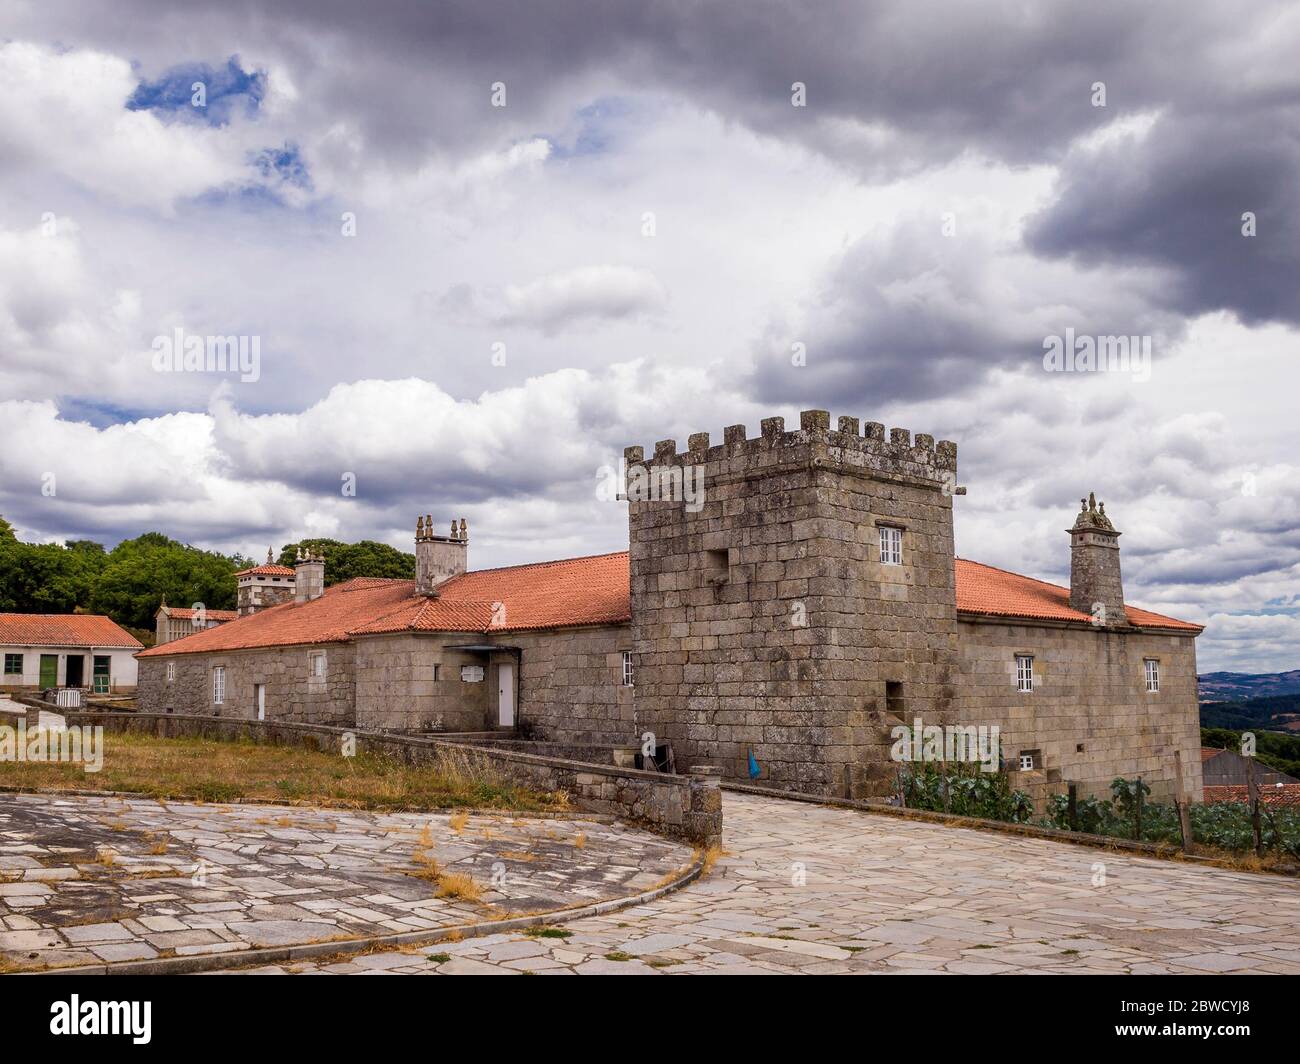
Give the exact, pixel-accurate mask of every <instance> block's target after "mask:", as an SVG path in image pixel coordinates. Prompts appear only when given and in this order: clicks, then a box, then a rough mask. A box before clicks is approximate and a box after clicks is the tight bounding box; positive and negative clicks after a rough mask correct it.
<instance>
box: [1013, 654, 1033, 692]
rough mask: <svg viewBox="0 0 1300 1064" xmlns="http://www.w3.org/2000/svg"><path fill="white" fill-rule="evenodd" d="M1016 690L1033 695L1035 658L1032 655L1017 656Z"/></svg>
mask: <svg viewBox="0 0 1300 1064" xmlns="http://www.w3.org/2000/svg"><path fill="white" fill-rule="evenodd" d="M1016 690H1017V691H1025V692H1029V693H1033V690H1034V658H1033V655H1032V654H1017V655H1016Z"/></svg>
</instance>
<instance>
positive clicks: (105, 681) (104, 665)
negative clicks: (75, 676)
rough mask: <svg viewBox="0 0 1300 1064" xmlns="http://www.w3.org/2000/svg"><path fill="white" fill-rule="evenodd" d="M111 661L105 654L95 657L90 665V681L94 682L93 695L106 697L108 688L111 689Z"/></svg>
mask: <svg viewBox="0 0 1300 1064" xmlns="http://www.w3.org/2000/svg"><path fill="white" fill-rule="evenodd" d="M111 666H112V659H111V658H109V656H108V655H107V654H105V655H103V656H100V655H98V654H96V655H95V657H94V659H93V661H92V663H91V666H90V668H91V673H92V679H93V681H94V687H95V694H97V695H106V694H108V692H109V688H110V687H112V683H113V677H112V674H111V671H110V670H111Z"/></svg>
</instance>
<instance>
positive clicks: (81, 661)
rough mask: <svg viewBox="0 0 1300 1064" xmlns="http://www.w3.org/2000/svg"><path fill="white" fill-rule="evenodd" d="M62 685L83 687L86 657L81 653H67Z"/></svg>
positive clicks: (84, 683)
mask: <svg viewBox="0 0 1300 1064" xmlns="http://www.w3.org/2000/svg"><path fill="white" fill-rule="evenodd" d="M64 674H65V678H64V681H63V686H64V687H84V686H85V685H86V659H85V656H84V655H81V654H69V655H68V664H67V667H66V668H65V670H64Z"/></svg>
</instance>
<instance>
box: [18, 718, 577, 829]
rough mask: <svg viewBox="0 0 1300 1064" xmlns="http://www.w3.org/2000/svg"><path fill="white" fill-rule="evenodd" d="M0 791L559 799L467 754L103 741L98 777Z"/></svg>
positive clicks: (42, 775)
mask: <svg viewBox="0 0 1300 1064" xmlns="http://www.w3.org/2000/svg"><path fill="white" fill-rule="evenodd" d="M0 787H6V788H10V789H15V790H42V791H71V790H83V791H130V792H133V793H137V794H144V795H148V796H149V797H152V798H156V799H166V798H172V799H179V800H185V801H199V802H203V801H208V802H228V801H234V800H238V799H255V800H263V801H274V802H294V803H302V804H311V805H325V806H335V807H342V808H349V809H385V810H422V809H445V808H448V807H453V808H454V807H466V806H468V807H475V808H497V809H507V810H512V809H518V810H526V811H555V810H562V809H565V808H567V806H568V803H567V800H565V799H564V798H563V796H559V797H557V796H556V795H553V794H541V793H537V792H534V791H529V790H527V789H525V788H522V787H517V786H514V785H513V784H510V783H508V782H506V781H504V780H502V779H500V778H498V777H497V776H496V775H495V774H494V773H493V772H492V770H491V768H490V766H489V765H488V764H487V763H486V762H484V761H483V759H482V758H481V757H479V756H478V755H476V754H475V752H474V751H468V750H452V751H447V752H446V753H444V754H442V755H440V757H439V759H438V761H437V762H435V763H433V764H429V765H405V764H401V763H400V762H397V761H392V760H389V759H387V758H383V757H379V756H376V755H373V754H358V755H357V756H356V757H351V758H344V757H340V756H338V755H336V754H334V753H327V752H322V751H319V750H308V749H304V748H302V747H297V746H280V745H275V744H270V743H254V742H250V741H246V740H245V741H240V742H223V741H218V740H213V739H198V738H183V739H159V738H157V737H156V736H152V735H137V734H128V733H118V734H111V733H110V734H106V735H105V736H104V768H103V770H102V771H101V772H97V773H87V772H83V771H82V770H81V766H80V765H76V764H68V763H59V762H30V761H4V762H0Z"/></svg>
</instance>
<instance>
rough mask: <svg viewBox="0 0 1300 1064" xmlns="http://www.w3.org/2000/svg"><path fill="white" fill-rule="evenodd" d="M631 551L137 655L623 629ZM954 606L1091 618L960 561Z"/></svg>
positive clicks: (344, 599)
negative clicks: (376, 638) (375, 638)
mask: <svg viewBox="0 0 1300 1064" xmlns="http://www.w3.org/2000/svg"><path fill="white" fill-rule="evenodd" d="M628 588H629V579H628V555H627V552H626V551H620V552H619V553H616V554H600V555H596V556H594V557H589V558H569V559H565V560H563V561H555V562H541V563H537V564H532V565H514V566H509V567H507V568H504V569H480V570H478V571H477V572H472V573H465V574H463V575H461V576H458V577H454V578H453V579H451V580H448V581H447V582H446V583H445V584H443V585H441V587H439V588H438V593H437V595H436V596H433V597H428V596H424V595H417V594H416V593H415V584H414V582H413V581H411V580H383V579H377V578H358V579H355V580H349V581H348V582H347V583H345V584H338V585H336V586H334V587H331V588H329V589H328V590H327V591H326V592H325V594H324V595H322V596H321V597H320V598H318V599H315V600H314V601H312V602H304V603H294V602H288V603H284V604H283V605H280V606H272V607H270V608H269V609H265V610H260V611H259V612H257V613H255V614H253V615H251V616H249V617H243V618H240V619H239V620H236V621H230V622H228V623H226V624H223V625H220V626H219V627H216V628H209V629H206V630H205V631H202V632H196V633H195V634H194V635H189V636H186V637H184V638H183V639H177V640H174V641H173V642H170V643H167V644H164V645H163V646H160V647H157V648H154V649H152V650H147V651H145V652H144V653H143V654H142V655H141V656H142V657H151V656H155V655H162V654H189V653H200V652H204V651H220V650H243V649H252V648H254V647H264V646H277V645H282V644H283V645H296V644H306V643H335V642H343V641H346V640H348V639H350V638H352V637H353V636H355V635H376V634H380V633H387V632H478V633H482V634H488V633H492V632H513V631H529V630H538V629H551V628H570V627H577V626H582V625H597V624H627V623H628V622H629V621H630V620H631V618H632V612H631V605H630V601H629V592H628ZM957 608H958V610H960V611H963V612H967V613H979V614H986V615H991V616H1000V617H1021V618H1025V619H1030V620H1033V619H1050V620H1065V621H1083V622H1087V621H1089V619H1090V618H1089V616H1088V615H1087V614H1086V613H1079V612H1078V611H1076V610H1072V609H1070V606H1069V591H1068V590H1067V589H1065V588H1063V587H1057V586H1055V585H1054V584H1045V583H1043V582H1042V581H1041V580H1032V579H1030V578H1029V577H1027V576H1019V575H1017V574H1015V573H1008V572H1005V571H1004V570H1002V569H994V568H992V567H991V566H987V565H978V564H976V563H975V562H968V561H964V560H962V559H958V560H957ZM1128 616H1129V621H1130V622H1131V623H1133V624H1137V625H1141V626H1152V625H1154V626H1158V627H1163V628H1176V629H1180V630H1186V631H1191V632H1197V631H1200V627H1199V626H1198V625H1194V624H1188V623H1186V622H1185V621H1176V620H1173V619H1172V618H1169V617H1161V616H1160V615H1159V614H1155V613H1148V612H1147V611H1145V610H1138V609H1135V608H1134V607H1132V606H1130V607H1128Z"/></svg>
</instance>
